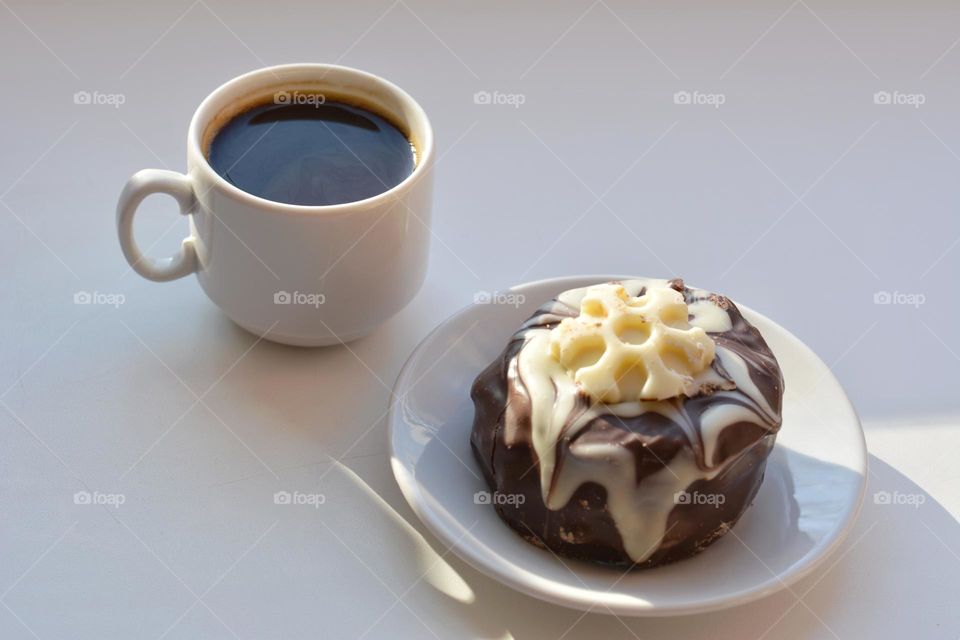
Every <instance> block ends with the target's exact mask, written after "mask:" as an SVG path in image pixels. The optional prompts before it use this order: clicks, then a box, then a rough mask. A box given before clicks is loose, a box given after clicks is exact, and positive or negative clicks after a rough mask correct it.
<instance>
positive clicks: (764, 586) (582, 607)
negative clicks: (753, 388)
mask: <svg viewBox="0 0 960 640" xmlns="http://www.w3.org/2000/svg"><path fill="white" fill-rule="evenodd" d="M637 277H641V276H625V275H609V274H600V275H568V276H558V277H552V278H541V279H538V280H532V281H530V282H524V283H522V284H518V285H514V286H512V287H510V288H509V289H507V291H510V292H522V291H524V290H527V289H531V288H534V287H539V286H542V285H546V284H556V285H557V286H563V287H566V288H564V289H560V290H566V289H567V288H574V287H576V286H586V285H583V284H582V282H583V281H584V280H595V281H596V282H606V281H611V280H623V279H630V278H637ZM567 284H570V285H571V286H567ZM736 304H737V306H738V307H739V308H741V309H744V310H746V311H747V312H748V313H750V314H753V315H756V316H759V317H760V318H762V319H763V320H765V321H766V322H769V323H770V324H772V325H774V326H776V327H777V328H778V329H780V330H781V331H782V332H783V334H784V335H785V336H786V337H787V338H788V339H789V341H790V342H791V343H792V344H793V346H794V347H795V348H799V349H801V350H802V351H804V352H806V355H807V356H808V357H812V358H814V359H816V360H817V361H819V362H820V363H821V364H823V365H824V368H825V370H826V371H825V381H827V382H830V383H832V384H833V385H835V386H836V387H837V388H838V389H839V390H840V391H841V393H842V395H843V400H844V407H845V408H846V409H847V410H848V411H849V413H850V415H851V416H852V417H853V420H854V422H855V423H856V425H857V430H856V431H857V435H858V436H859V445H860V446H859V447H858V448H857V451H856V454H857V455H856V457H857V462H858V465H857V468H852V467H851V469H852V470H853V471H856V472H857V473H858V475H859V477H860V483H859V487H858V491H857V494H856V497H855V499H854V501H853V502H854V504H853V505H852V509H850V511H849V515H848V516H847V518H846V520H845V521H844V522H843V523H842V524H841V525H840V526H838V527H836V528H834V529H833V530H832V531H831V532H830V533H829V534H828V535H826V536H825V537H824V538H823V539H822V540H821V541H820V542H819V543H818V544H817V545H816V546H814V547H813V548H811V549H810V550H809V551H808V552H807V553H806V554H805V555H804V556H802V557H801V558H800V560H798V562H797V563H794V564H792V565H791V566H790V567H788V568H787V569H786V570H785V571H781V572H780V573H774V572H773V571H772V570H771V576H770V578H769V579H767V580H765V581H763V582H759V583H757V585H756V586H755V587H752V588H746V589H741V590H740V591H738V592H736V593H732V594H725V595H722V596H717V597H714V598H710V599H707V600H704V601H703V602H701V603H697V604H679V605H655V604H651V603H649V602H647V603H643V602H630V603H616V602H604V601H602V600H598V599H595V598H590V597H589V596H590V594H598V592H597V591H596V590H593V589H589V588H588V587H569V586H566V585H564V586H563V587H562V590H563V591H565V592H566V593H558V591H559V590H558V589H554V588H551V587H552V586H553V585H554V584H555V583H554V582H553V581H552V580H547V579H544V578H542V577H541V576H540V575H539V574H536V573H533V572H531V571H529V570H528V569H525V568H524V573H523V574H520V575H514V574H515V573H516V572H515V571H514V570H512V568H511V567H508V568H510V569H511V571H510V572H507V571H502V570H501V571H498V570H497V569H496V568H495V567H493V566H491V565H490V564H488V561H487V559H488V558H489V557H490V554H489V553H482V552H478V551H477V550H476V549H475V548H474V547H472V546H470V545H464V544H463V540H464V538H465V536H462V537H459V538H457V537H456V536H453V535H451V532H450V531H449V530H447V529H446V527H445V525H444V524H443V523H441V522H437V521H435V520H434V519H433V517H432V516H428V515H427V509H426V508H425V506H424V504H423V502H422V501H421V500H420V499H419V485H418V483H417V482H416V479H415V476H413V475H412V474H410V473H408V471H407V468H406V466H405V465H404V464H403V463H402V462H401V461H400V460H399V459H398V457H397V455H396V450H397V447H396V446H395V439H396V437H397V424H398V419H399V420H402V417H401V412H400V398H401V396H400V395H398V394H397V389H398V388H399V387H400V386H401V383H403V382H405V381H406V378H407V377H408V376H409V375H410V371H411V367H412V365H413V363H414V361H415V360H416V358H417V356H418V355H419V354H420V353H421V351H422V350H423V349H424V348H425V345H426V344H427V342H429V341H430V340H431V339H432V338H433V337H434V336H435V335H436V334H437V333H438V332H439V331H440V330H441V329H443V328H444V327H446V326H447V325H449V324H450V323H451V322H453V321H454V320H456V319H457V318H459V317H461V316H463V315H466V314H467V313H469V312H470V311H472V310H473V309H474V308H475V307H477V306H480V305H479V303H477V302H473V303H470V304H467V305H465V306H464V307H462V308H460V309H458V310H457V311H455V312H454V313H452V314H450V315H449V316H447V317H446V318H444V319H443V320H442V321H441V322H439V323H438V324H437V325H436V326H435V327H434V328H433V329H431V330H430V331H429V332H428V333H427V334H426V335H425V336H424V337H423V338H422V339H421V340H420V341H419V342H418V343H417V345H416V347H414V349H413V350H412V351H411V352H410V354H409V355H408V356H407V359H406V360H405V361H404V364H403V367H401V369H400V372H399V373H398V374H397V377H396V380H395V381H394V384H393V387H392V389H391V395H390V406H389V409H388V412H387V436H388V438H389V445H390V467H391V469H392V471H393V475H394V478H395V479H396V482H397V484H398V485H399V487H400V491H401V493H402V494H403V497H404V499H405V500H406V501H407V504H408V505H410V508H411V509H412V510H413V512H414V513H415V514H416V516H417V518H418V519H419V520H420V522H422V523H423V525H424V526H425V527H426V528H427V529H428V530H429V531H430V532H431V533H432V534H433V535H434V536H436V537H437V538H438V539H439V540H440V541H441V542H442V543H443V544H444V545H445V546H446V547H447V550H448V551H452V552H453V553H454V554H456V555H457V557H458V558H460V559H462V560H463V561H464V562H466V563H467V564H468V565H470V566H471V567H473V568H474V569H476V570H477V571H479V572H480V573H482V574H484V575H486V576H487V577H489V578H491V579H493V580H496V581H497V582H499V583H501V584H503V585H505V586H508V587H510V588H512V589H514V590H516V591H519V592H521V593H525V594H527V595H529V596H531V597H534V598H536V599H538V600H542V601H546V602H550V603H553V604H557V605H560V606H563V607H567V608H571V609H576V610H579V611H592V612H594V613H601V614H604V613H610V614H613V615H624V616H631V617H667V616H677V615H688V614H698V613H708V612H711V611H719V610H722V609H727V608H731V607H735V606H740V605H744V604H747V603H750V602H753V601H755V600H759V599H762V598H765V597H767V596H770V595H772V594H774V593H777V592H779V591H781V590H783V589H787V588H789V587H790V586H791V585H793V584H795V583H796V582H797V581H799V580H801V579H803V578H804V577H806V576H808V575H809V574H810V573H812V572H813V571H814V570H815V569H817V567H819V566H820V565H822V564H823V562H824V561H826V560H827V559H828V558H829V557H830V556H832V555H833V553H834V552H835V551H836V550H837V548H838V547H839V546H840V544H841V543H842V542H843V541H844V540H845V539H846V537H847V536H848V535H849V534H850V532H851V530H852V529H853V527H854V526H855V525H856V523H857V521H858V519H859V516H860V511H861V509H862V507H863V502H864V498H865V495H866V486H867V474H868V473H869V469H868V464H869V454H868V451H867V446H866V437H865V435H864V432H863V425H862V423H861V421H860V416H859V415H858V414H857V411H856V408H855V407H854V406H853V403H852V402H851V401H850V398H849V396H847V393H846V391H845V390H844V388H843V386H842V385H841V384H840V382H839V381H838V380H837V378H836V376H835V375H834V373H833V371H832V370H831V369H830V367H829V366H828V365H826V363H824V362H823V360H821V359H820V357H819V356H817V354H816V353H815V352H814V351H813V350H812V349H811V348H810V347H808V346H807V345H806V343H804V342H803V341H802V340H800V339H799V338H798V337H797V336H795V335H794V334H793V333H792V332H791V331H789V330H788V329H786V328H785V327H784V326H783V325H781V324H780V323H778V322H775V321H773V320H771V319H770V318H769V317H767V316H766V315H764V314H762V313H760V312H758V311H755V310H753V309H752V308H750V307H749V306H747V305H744V304H741V303H739V302H737V303H736ZM531 549H533V547H531ZM493 558H494V560H495V562H496V561H499V562H504V561H503V559H502V558H501V557H500V556H499V555H498V554H495V553H494V554H493ZM568 568H569V567H568ZM571 571H573V569H571ZM524 576H529V578H524ZM531 578H532V579H531ZM536 581H541V582H543V584H541V585H540V587H541V588H537V586H536V585H535V584H533V582H536ZM599 595H601V596H602V595H609V593H608V592H599Z"/></svg>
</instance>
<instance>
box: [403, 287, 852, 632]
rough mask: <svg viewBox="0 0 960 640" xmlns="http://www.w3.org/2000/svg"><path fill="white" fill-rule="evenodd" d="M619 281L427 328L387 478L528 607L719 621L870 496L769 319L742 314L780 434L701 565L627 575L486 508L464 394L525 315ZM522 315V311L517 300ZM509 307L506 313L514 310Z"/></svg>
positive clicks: (790, 340) (813, 388)
mask: <svg viewBox="0 0 960 640" xmlns="http://www.w3.org/2000/svg"><path fill="white" fill-rule="evenodd" d="M619 278H620V276H576V277H567V278H556V279H552V280H543V281H539V282H533V283H529V284H525V285H521V286H518V287H515V288H513V289H511V290H510V291H509V292H505V294H506V293H509V294H513V298H508V297H505V295H504V294H501V295H500V296H498V299H494V301H493V302H492V303H490V304H474V305H473V306H470V307H468V308H466V309H464V310H462V311H460V312H459V313H457V314H456V315H454V316H453V317H451V318H450V319H448V320H446V321H445V322H444V323H443V324H441V325H440V326H439V327H437V329H435V330H434V331H433V332H432V333H431V334H430V335H429V336H427V338H426V339H425V340H424V341H423V342H422V343H421V344H420V346H418V347H417V349H416V350H415V351H414V352H413V354H412V355H411V356H410V359H409V360H408V361H407V364H406V365H405V366H404V368H403V371H402V372H401V373H400V376H399V377H398V378H397V383H396V386H395V389H394V392H395V395H394V400H393V403H392V405H391V412H390V441H391V453H392V465H393V472H394V474H395V475H396V477H397V482H398V483H399V484H400V488H401V489H402V490H403V494H404V496H406V498H407V500H408V501H409V503H410V506H411V507H413V510H414V511H415V512H416V513H417V515H418V516H419V517H420V519H421V520H423V522H424V523H425V524H426V525H427V527H429V528H430V530H431V531H432V532H433V533H434V534H435V535H436V536H437V537H438V538H439V539H440V540H441V541H442V542H443V544H444V545H447V546H450V547H451V548H452V550H453V552H454V553H456V554H457V555H459V556H460V557H461V558H463V559H464V560H465V561H467V562H468V563H470V564H471V565H473V566H474V567H475V568H476V569H478V570H480V571H482V572H483V573H485V574H487V575H489V576H491V577H493V578H495V579H497V580H499V581H501V582H503V583H504V584H506V585H509V586H510V587H513V588H514V589H517V590H519V591H522V592H524V593H527V594H529V595H531V596H534V597H537V598H541V599H543V600H547V601H549V602H554V603H557V604H560V605H565V606H569V607H573V608H577V609H583V610H594V611H597V612H601V613H609V612H612V613H616V614H618V615H636V616H659V615H678V614H685V613H698V612H704V611H712V610H716V609H722V608H725V607H730V606H734V605H738V604H743V603H746V602H749V601H751V600H755V599H757V598H760V597H763V596H765V595H768V594H770V593H773V592H775V591H777V590H779V589H781V588H783V587H785V586H786V585H789V584H790V583H792V582H794V581H796V580H798V579H799V578H801V577H803V576H804V575H806V574H807V573H809V572H810V571H811V570H813V569H814V567H816V566H817V565H818V564H819V563H820V562H822V561H823V560H824V559H825V558H826V557H827V555H828V554H829V553H830V552H831V551H832V550H834V549H835V548H836V547H837V545H838V544H839V543H840V541H841V540H842V539H843V538H844V536H845V535H846V534H847V533H848V532H849V530H850V528H851V526H852V525H853V522H854V520H855V519H856V516H857V512H858V511H859V508H860V503H861V500H862V498H863V493H864V488H865V484H866V470H867V453H866V446H865V444H864V439H863V432H862V431H861V429H860V422H859V420H858V419H857V415H856V413H855V412H854V410H853V407H852V406H851V405H850V402H849V401H848V400H847V397H846V395H845V394H844V392H843V389H842V388H841V387H840V385H839V384H838V383H837V381H836V379H835V378H834V377H833V375H832V374H831V373H830V370H829V369H828V368H827V366H826V365H824V363H823V362H821V360H820V359H819V358H818V357H817V356H816V355H815V354H814V353H813V352H812V351H811V350H810V349H809V348H807V347H806V346H805V345H804V344H803V343H802V342H800V341H799V340H798V339H797V338H795V337H794V336H793V335H791V334H790V333H789V332H787V331H786V330H785V329H783V328H782V327H780V326H779V325H777V324H776V323H774V322H773V321H771V320H768V319H767V318H765V317H764V316H762V315H760V314H758V313H756V312H754V311H751V310H750V309H748V308H745V307H744V306H742V305H738V306H739V307H740V309H741V311H742V312H743V313H744V315H745V316H746V317H747V319H748V320H750V322H752V323H753V324H754V326H756V327H757V328H758V329H759V330H760V332H761V333H762V334H763V336H764V338H765V339H766V341H767V343H768V344H769V345H770V347H771V348H772V349H773V352H774V354H776V356H777V359H778V360H779V362H780V366H781V367H782V368H783V374H784V378H785V380H786V395H785V398H784V409H783V428H782V429H781V431H780V434H779V436H778V437H777V444H776V447H775V448H774V451H773V453H772V454H771V456H770V459H769V461H768V463H767V471H766V478H765V479H764V481H763V485H762V486H761V488H760V492H759V494H758V495H757V498H756V500H755V501H754V504H753V506H752V507H750V508H749V509H748V510H747V512H746V513H745V514H744V515H743V517H742V518H741V520H740V522H739V523H738V524H737V526H736V527H734V529H733V530H732V532H731V533H729V534H727V535H726V536H725V537H724V538H722V539H721V540H720V541H718V542H717V543H715V544H714V545H712V546H711V547H710V548H708V549H707V550H706V551H704V552H703V553H701V554H699V555H697V556H695V557H693V558H690V559H687V560H683V561H681V562H677V563H674V564H671V565H667V566H664V567H660V568H656V569H650V570H642V571H630V572H626V573H624V572H622V571H619V570H617V569H610V568H604V567H596V566H592V565H590V564H587V563H582V562H575V561H571V560H563V561H561V560H560V559H559V558H557V557H556V556H554V555H553V554H551V553H550V552H549V551H544V550H541V549H538V548H536V547H534V546H532V545H530V544H529V543H527V542H525V541H524V540H523V539H521V538H520V537H519V536H518V535H517V534H515V533H514V532H513V530H511V529H510V528H509V527H507V525H505V524H504V523H503V522H501V520H500V519H499V517H498V516H497V514H496V513H495V512H494V510H493V507H491V506H490V505H489V504H477V503H476V502H475V500H474V494H475V493H476V492H478V491H486V490H487V486H486V484H485V482H484V481H483V479H482V476H481V473H480V469H479V467H478V466H477V464H476V462H475V461H474V459H473V455H472V452H471V450H470V444H469V435H470V428H471V425H472V420H473V404H472V402H471V401H470V397H469V392H470V385H471V384H472V383H473V380H474V378H475V377H476V375H477V374H478V373H479V372H480V371H481V370H482V369H483V368H484V367H486V366H487V365H488V364H489V363H490V362H492V361H493V359H494V358H495V357H496V356H497V355H498V354H499V353H500V351H501V350H502V349H503V347H504V345H505V344H506V341H507V339H508V338H509V337H510V335H511V334H513V332H514V331H515V330H516V328H517V327H518V326H519V324H520V323H521V322H522V321H523V320H525V319H526V318H527V317H529V316H530V314H531V313H533V311H534V310H535V309H536V308H537V307H538V306H540V305H541V304H543V303H544V302H546V301H547V300H549V299H550V298H552V297H553V296H555V295H556V294H557V293H559V292H561V291H564V290H566V289H571V288H574V287H582V286H586V285H589V284H594V283H597V282H604V281H607V280H615V279H619ZM521 296H522V302H519V300H521ZM511 300H512V301H514V302H517V304H510V301H511Z"/></svg>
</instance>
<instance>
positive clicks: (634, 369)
mask: <svg viewBox="0 0 960 640" xmlns="http://www.w3.org/2000/svg"><path fill="white" fill-rule="evenodd" d="M687 317H688V310H687V304H686V302H684V299H683V294H682V293H680V292H679V291H677V290H675V289H672V288H670V287H668V286H656V287H650V288H648V289H647V290H646V291H644V294H643V295H642V296H631V295H629V294H628V293H627V292H626V290H625V289H624V288H623V285H620V284H616V283H606V284H600V285H596V286H593V287H589V288H588V289H587V291H586V293H585V294H584V295H583V297H582V298H581V300H580V314H579V315H578V316H575V317H573V318H565V319H564V320H563V321H562V322H561V323H560V324H559V325H557V326H556V327H555V328H554V329H553V330H552V331H551V332H550V346H551V354H552V355H553V357H554V358H555V359H556V360H558V361H559V362H560V364H561V365H563V367H564V368H565V369H566V370H567V371H568V372H569V373H570V375H572V376H573V379H574V381H575V382H576V383H577V385H578V386H579V387H580V388H581V389H583V390H584V392H586V393H587V395H589V396H591V397H593V398H595V399H596V400H600V401H602V402H606V403H616V402H629V401H632V400H665V399H667V398H674V397H676V396H679V395H688V396H692V395H696V394H697V393H698V392H699V389H698V388H697V387H696V386H695V383H694V375H696V374H697V373H700V372H701V371H703V370H704V369H706V368H707V367H708V366H709V365H710V363H711V362H713V356H714V343H713V340H711V339H710V337H709V336H708V335H707V333H706V331H704V330H703V329H701V328H700V327H691V326H690V323H689V322H688V321H687Z"/></svg>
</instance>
